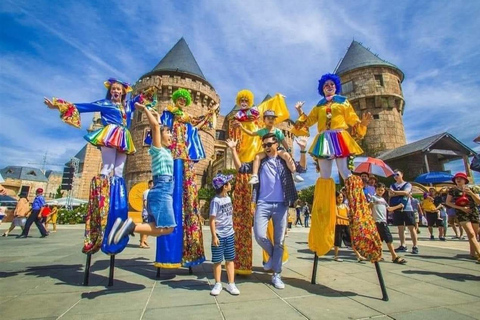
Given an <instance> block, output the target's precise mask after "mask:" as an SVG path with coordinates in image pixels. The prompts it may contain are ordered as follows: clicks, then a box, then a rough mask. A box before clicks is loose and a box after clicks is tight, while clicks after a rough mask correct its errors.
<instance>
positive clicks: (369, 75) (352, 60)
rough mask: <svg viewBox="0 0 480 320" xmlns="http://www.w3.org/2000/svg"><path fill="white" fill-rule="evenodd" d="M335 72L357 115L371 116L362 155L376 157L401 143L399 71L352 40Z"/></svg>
mask: <svg viewBox="0 0 480 320" xmlns="http://www.w3.org/2000/svg"><path fill="white" fill-rule="evenodd" d="M335 73H336V74H337V75H338V76H340V79H341V81H342V95H344V96H346V97H347V98H348V99H349V101H350V103H351V104H352V106H353V108H354V109H355V111H356V112H357V114H358V115H359V116H360V117H361V116H362V114H364V113H366V112H370V113H371V114H372V115H373V121H372V122H371V123H370V125H369V126H368V130H367V134H366V136H365V137H364V139H363V140H362V142H361V146H362V148H363V149H364V151H365V153H366V155H368V156H377V155H378V154H380V153H381V152H382V151H385V150H390V149H395V148H397V147H401V146H403V145H405V143H406V138H405V128H404V125H403V120H402V116H403V112H404V108H405V100H404V99H403V93H402V81H403V79H404V74H403V72H402V71H401V70H400V69H399V68H398V67H397V66H395V65H393V64H391V63H389V62H387V61H385V60H382V59H380V58H379V57H378V56H377V55H375V54H373V53H372V52H371V51H370V50H369V49H367V48H365V47H364V46H363V45H362V44H361V43H359V42H357V41H355V40H354V41H352V43H351V44H350V47H349V48H348V50H347V53H346V54H345V56H344V57H343V59H342V60H341V61H340V63H339V64H338V66H337V68H336V69H335Z"/></svg>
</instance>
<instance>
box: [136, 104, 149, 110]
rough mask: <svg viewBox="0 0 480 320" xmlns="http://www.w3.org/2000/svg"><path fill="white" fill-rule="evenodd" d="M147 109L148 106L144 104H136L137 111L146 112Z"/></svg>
mask: <svg viewBox="0 0 480 320" xmlns="http://www.w3.org/2000/svg"><path fill="white" fill-rule="evenodd" d="M146 108H147V106H145V105H144V104H141V103H140V102H135V109H136V110H139V111H145V109H146Z"/></svg>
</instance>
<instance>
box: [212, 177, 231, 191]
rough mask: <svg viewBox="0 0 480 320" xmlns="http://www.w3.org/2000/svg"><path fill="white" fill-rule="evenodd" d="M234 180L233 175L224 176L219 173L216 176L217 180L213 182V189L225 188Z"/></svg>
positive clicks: (214, 179)
mask: <svg viewBox="0 0 480 320" xmlns="http://www.w3.org/2000/svg"><path fill="white" fill-rule="evenodd" d="M232 179H233V175H231V174H230V175H228V176H226V175H224V174H221V173H217V175H216V176H215V178H213V180H212V185H213V188H215V189H217V190H218V189H220V188H221V187H223V186H224V185H226V184H227V182H229V181H230V180H232Z"/></svg>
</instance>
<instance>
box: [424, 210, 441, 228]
mask: <svg viewBox="0 0 480 320" xmlns="http://www.w3.org/2000/svg"><path fill="white" fill-rule="evenodd" d="M426 218H427V222H428V226H429V227H443V220H440V219H438V214H437V213H436V212H427V216H426Z"/></svg>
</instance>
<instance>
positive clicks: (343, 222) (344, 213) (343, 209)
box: [335, 203, 349, 226]
mask: <svg viewBox="0 0 480 320" xmlns="http://www.w3.org/2000/svg"><path fill="white" fill-rule="evenodd" d="M337 214H338V215H339V216H340V217H342V218H345V219H340V218H338V217H337V218H336V221H335V224H336V225H339V226H348V224H349V222H348V207H347V206H346V205H345V204H344V203H342V204H340V205H337Z"/></svg>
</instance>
